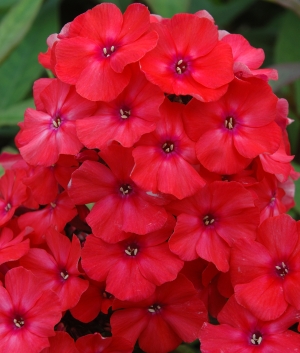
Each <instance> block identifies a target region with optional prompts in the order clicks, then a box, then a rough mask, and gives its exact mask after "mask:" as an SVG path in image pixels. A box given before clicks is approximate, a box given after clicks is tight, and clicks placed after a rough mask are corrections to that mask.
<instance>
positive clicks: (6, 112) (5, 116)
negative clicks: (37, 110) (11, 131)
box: [0, 99, 35, 126]
mask: <svg viewBox="0 0 300 353" xmlns="http://www.w3.org/2000/svg"><path fill="white" fill-rule="evenodd" d="M34 107H35V106H34V102H33V99H28V100H25V101H23V102H21V103H19V104H15V105H13V106H12V107H8V108H6V109H3V110H0V126H9V125H17V123H19V122H20V121H22V120H23V119H24V111H25V109H26V108H34Z"/></svg>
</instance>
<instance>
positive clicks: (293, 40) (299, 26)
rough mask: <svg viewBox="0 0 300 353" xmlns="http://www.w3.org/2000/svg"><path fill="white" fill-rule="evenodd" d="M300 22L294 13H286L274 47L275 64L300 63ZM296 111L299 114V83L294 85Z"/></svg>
mask: <svg viewBox="0 0 300 353" xmlns="http://www.w3.org/2000/svg"><path fill="white" fill-rule="evenodd" d="M299 33H300V20H299V17H297V16H296V15H295V14H294V13H292V12H291V11H287V12H286V13H285V14H284V16H283V18H282V22H281V28H280V31H279V36H278V40H277V43H276V47H275V60H276V62H277V63H287V62H300V46H299ZM295 91H296V101H297V111H298V113H299V114H300V83H299V81H296V83H295Z"/></svg>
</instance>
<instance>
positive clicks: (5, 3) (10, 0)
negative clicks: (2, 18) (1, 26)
mask: <svg viewBox="0 0 300 353" xmlns="http://www.w3.org/2000/svg"><path fill="white" fill-rule="evenodd" d="M18 1H19V0H0V11H3V10H7V9H8V8H9V7H11V6H13V5H15V4H16V3H17V2H18Z"/></svg>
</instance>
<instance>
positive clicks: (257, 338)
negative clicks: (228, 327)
mask: <svg viewBox="0 0 300 353" xmlns="http://www.w3.org/2000/svg"><path fill="white" fill-rule="evenodd" d="M250 342H251V343H252V344H254V345H255V346H258V345H259V344H261V342H262V335H261V333H260V332H256V333H253V335H252V338H251V339H250Z"/></svg>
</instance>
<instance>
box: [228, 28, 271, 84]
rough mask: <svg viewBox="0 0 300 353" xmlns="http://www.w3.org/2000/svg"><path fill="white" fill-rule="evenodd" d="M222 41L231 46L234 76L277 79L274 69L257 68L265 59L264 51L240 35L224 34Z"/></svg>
mask: <svg viewBox="0 0 300 353" xmlns="http://www.w3.org/2000/svg"><path fill="white" fill-rule="evenodd" d="M222 42H223V43H227V44H229V45H230V46H231V49H232V54H233V60H234V65H233V70H234V74H235V76H236V77H238V78H241V79H243V78H247V77H253V76H256V77H258V78H260V79H262V80H265V81H267V80H268V79H270V80H277V79H278V74H277V71H276V70H275V69H259V67H260V66H261V65H262V63H263V61H264V60H265V54H264V51H263V50H262V49H256V48H254V47H252V46H251V45H250V44H249V42H248V41H247V40H246V39H245V38H244V37H243V36H242V35H240V34H226V35H225V36H223V38H222Z"/></svg>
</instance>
